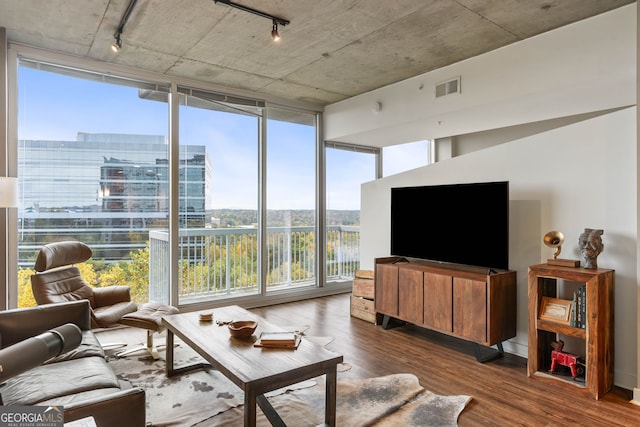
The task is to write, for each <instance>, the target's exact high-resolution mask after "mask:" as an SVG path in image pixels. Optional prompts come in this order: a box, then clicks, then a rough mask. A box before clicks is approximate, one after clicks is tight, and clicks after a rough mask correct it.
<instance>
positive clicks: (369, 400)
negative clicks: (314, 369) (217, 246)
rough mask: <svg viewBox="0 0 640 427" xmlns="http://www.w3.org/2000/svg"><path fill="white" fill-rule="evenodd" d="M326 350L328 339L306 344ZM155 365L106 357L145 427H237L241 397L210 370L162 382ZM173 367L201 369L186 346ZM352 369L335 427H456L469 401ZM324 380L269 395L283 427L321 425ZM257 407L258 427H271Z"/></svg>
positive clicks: (405, 379) (161, 365)
mask: <svg viewBox="0 0 640 427" xmlns="http://www.w3.org/2000/svg"><path fill="white" fill-rule="evenodd" d="M306 338H307V339H311V340H314V341H315V342H317V343H318V344H321V345H322V344H327V343H329V342H330V341H331V338H329V337H326V338H324V337H320V338H317V337H306ZM160 355H161V358H160V359H159V360H153V359H152V358H151V357H149V356H147V355H146V354H145V353H140V354H136V355H130V356H128V357H125V358H118V357H115V356H114V355H113V352H109V353H108V360H109V364H110V365H111V366H112V368H113V370H114V371H115V373H116V375H117V376H118V378H120V379H121V380H124V381H128V382H130V383H131V384H132V385H134V386H139V387H142V388H144V389H145V392H146V400H147V425H148V426H153V427H160V426H169V427H173V426H201V427H202V426H242V425H243V403H244V395H243V393H242V391H241V390H240V389H239V388H238V387H237V386H236V385H235V384H233V383H232V382H231V381H229V380H228V379H227V378H226V377H224V375H222V374H221V373H219V372H218V371H217V370H215V369H206V370H196V371H191V372H188V373H185V374H182V375H177V376H174V377H171V378H167V377H166V375H165V361H164V351H161V352H160ZM174 360H175V365H176V366H184V365H190V364H193V363H197V362H202V361H203V360H202V358H201V357H200V356H199V355H198V354H196V353H195V351H193V350H192V349H190V348H189V347H188V346H186V345H185V344H183V343H181V344H180V345H179V346H178V347H176V348H175V349H174ZM349 369H350V366H349V364H347V363H345V364H341V365H339V367H338V371H339V374H338V392H337V425H339V426H347V427H349V426H390V427H391V426H393V427H395V426H400V425H401V426H408V427H411V426H438V427H443V426H457V419H458V415H459V414H460V413H461V412H462V410H463V409H464V408H465V406H466V405H467V403H468V402H469V401H470V400H471V398H470V397H469V396H439V395H435V394H433V393H431V392H429V391H427V390H425V389H424V388H423V387H422V386H421V385H420V384H419V381H418V379H417V377H415V376H414V375H411V374H396V375H390V376H386V377H378V378H368V379H352V378H344V375H345V374H344V372H345V371H348V370H349ZM324 391H325V383H324V377H319V378H316V379H314V380H310V381H305V382H303V383H300V384H296V385H294V386H291V387H287V388H285V389H281V390H277V391H275V392H272V393H269V394H268V398H269V401H270V402H271V404H272V405H273V407H274V408H275V409H276V411H277V412H278V414H280V416H281V417H282V418H283V420H284V421H285V423H286V424H287V425H291V426H296V427H298V426H307V425H309V426H315V425H318V424H322V423H323V422H324V398H325V397H324V396H325V395H324ZM270 425H271V424H270V423H269V422H268V420H267V419H266V417H264V415H263V414H262V412H261V411H260V409H259V408H258V426H265V427H266V426H270Z"/></svg>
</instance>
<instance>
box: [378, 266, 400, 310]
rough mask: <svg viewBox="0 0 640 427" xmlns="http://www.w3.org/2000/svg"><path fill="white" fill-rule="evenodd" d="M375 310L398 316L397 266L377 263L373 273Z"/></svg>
mask: <svg viewBox="0 0 640 427" xmlns="http://www.w3.org/2000/svg"><path fill="white" fill-rule="evenodd" d="M375 284H376V291H375V292H376V295H375V306H376V312H378V313H383V314H386V315H389V316H398V267H396V266H395V265H389V264H378V265H377V266H376V275H375Z"/></svg>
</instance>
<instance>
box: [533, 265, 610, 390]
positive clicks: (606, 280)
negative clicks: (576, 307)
mask: <svg viewBox="0 0 640 427" xmlns="http://www.w3.org/2000/svg"><path fill="white" fill-rule="evenodd" d="M558 280H563V281H567V282H577V283H581V284H584V285H586V328H584V329H583V328H577V327H572V326H568V325H565V324H561V323H557V322H554V321H551V320H545V319H540V306H541V302H542V298H543V297H544V296H547V297H552V298H557V296H558V293H557V285H558V283H557V282H558ZM614 289H615V272H614V270H606V269H595V270H594V269H585V268H575V267H560V266H554V265H549V264H539V265H533V266H531V267H529V359H528V364H527V374H528V376H529V377H531V378H536V379H542V380H548V381H555V382H557V383H558V384H564V385H569V386H568V388H569V389H571V390H576V391H578V392H585V393H588V394H589V395H591V396H592V397H593V398H595V399H600V398H601V397H602V396H603V395H604V394H605V393H607V392H608V391H610V390H611V388H612V387H613V351H614V346H613V344H614V342H613V336H614V323H613V320H614V314H613V313H614V312H613V305H614ZM561 336H569V337H574V338H578V339H579V340H582V341H583V342H584V353H583V354H584V358H585V365H586V366H585V381H584V383H580V382H577V381H574V379H573V378H571V377H568V378H563V377H560V376H554V375H551V374H550V373H549V367H550V366H551V351H552V350H553V349H552V348H551V342H552V341H555V340H557V339H558V338H559V337H561Z"/></svg>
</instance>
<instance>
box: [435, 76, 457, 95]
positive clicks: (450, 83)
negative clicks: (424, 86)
mask: <svg viewBox="0 0 640 427" xmlns="http://www.w3.org/2000/svg"><path fill="white" fill-rule="evenodd" d="M452 93H460V77H456V78H455V79H451V80H447V81H446V82H442V83H438V84H437V85H436V98H440V97H442V96H447V95H451V94H452Z"/></svg>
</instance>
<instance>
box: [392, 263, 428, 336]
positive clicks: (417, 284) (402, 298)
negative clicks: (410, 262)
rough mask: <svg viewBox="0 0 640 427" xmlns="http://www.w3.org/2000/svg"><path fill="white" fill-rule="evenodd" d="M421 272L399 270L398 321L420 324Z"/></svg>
mask: <svg viewBox="0 0 640 427" xmlns="http://www.w3.org/2000/svg"><path fill="white" fill-rule="evenodd" d="M422 274H423V273H422V270H411V269H408V268H402V269H400V272H399V274H398V302H399V303H400V306H399V308H398V316H399V317H400V319H402V320H404V321H406V322H409V323H413V324H414V325H421V324H422V317H423V313H424V309H423V306H422Z"/></svg>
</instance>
